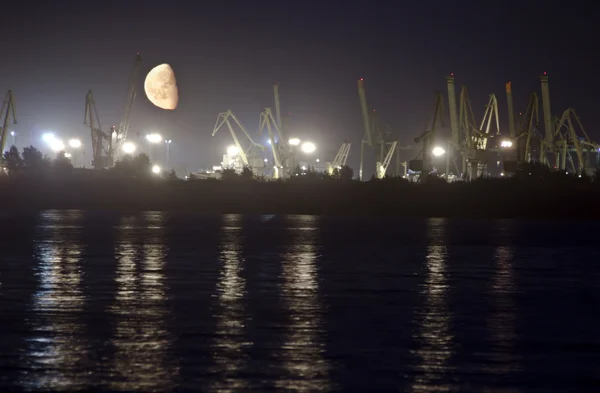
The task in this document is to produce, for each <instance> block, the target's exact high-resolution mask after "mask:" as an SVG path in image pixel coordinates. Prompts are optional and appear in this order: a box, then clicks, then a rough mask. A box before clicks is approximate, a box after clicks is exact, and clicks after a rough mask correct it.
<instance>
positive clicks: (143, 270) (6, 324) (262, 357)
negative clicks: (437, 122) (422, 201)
mask: <svg viewBox="0 0 600 393" xmlns="http://www.w3.org/2000/svg"><path fill="white" fill-rule="evenodd" d="M596 230H597V226H596V225H595V224H594V223H591V222H590V223H586V222H520V221H510V220H507V221H461V220H443V219H429V220H399V219H393V218H390V219H382V218H377V219H373V218H371V219H369V218H364V217H363V218H359V217H355V218H353V217H344V218H333V217H330V218H328V217H318V216H278V215H277V216H241V215H222V216H221V215H212V216H211V215H187V214H168V213H162V212H142V213H136V214H129V215H123V214H116V213H105V212H89V211H44V212H40V213H31V214H25V213H4V214H3V215H2V216H0V236H1V237H2V253H3V255H2V258H1V262H0V391H2V392H5V391H20V390H38V391H77V390H90V391H161V392H168V391H178V392H180V391H202V392H248V391H256V392H269V391H282V392H330V391H341V392H446V391H460V392H484V393H485V392H513V393H517V392H544V393H548V392H598V391H600V390H599V389H600V388H599V387H600V316H599V311H600V292H599V290H600V269H599V268H598V264H599V263H600V247H598V246H597V243H596V242H597V240H596V238H595V236H594V234H595V233H596Z"/></svg>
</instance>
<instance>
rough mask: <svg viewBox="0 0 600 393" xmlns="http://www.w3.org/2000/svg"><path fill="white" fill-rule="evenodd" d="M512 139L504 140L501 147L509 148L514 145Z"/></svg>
mask: <svg viewBox="0 0 600 393" xmlns="http://www.w3.org/2000/svg"><path fill="white" fill-rule="evenodd" d="M512 144H513V143H512V141H509V140H504V141H502V142H500V147H504V148H509V147H512Z"/></svg>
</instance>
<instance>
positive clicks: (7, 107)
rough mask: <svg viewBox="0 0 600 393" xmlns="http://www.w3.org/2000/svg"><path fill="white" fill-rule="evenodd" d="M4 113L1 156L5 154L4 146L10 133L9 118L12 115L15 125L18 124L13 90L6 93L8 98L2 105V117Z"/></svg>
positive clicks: (0, 140)
mask: <svg viewBox="0 0 600 393" xmlns="http://www.w3.org/2000/svg"><path fill="white" fill-rule="evenodd" d="M2 113H4V121H3V123H2V129H1V130H0V133H1V135H0V149H1V150H0V154H2V153H3V152H4V145H5V144H6V134H7V133H8V118H9V117H10V115H11V114H12V118H13V124H17V116H16V111H15V99H14V97H13V94H12V91H11V90H9V91H8V92H7V93H6V98H5V99H4V104H3V105H2V112H0V115H1V114H2Z"/></svg>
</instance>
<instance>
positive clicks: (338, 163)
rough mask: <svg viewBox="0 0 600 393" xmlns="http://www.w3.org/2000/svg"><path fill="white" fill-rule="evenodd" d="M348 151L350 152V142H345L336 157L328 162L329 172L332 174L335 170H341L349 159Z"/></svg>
mask: <svg viewBox="0 0 600 393" xmlns="http://www.w3.org/2000/svg"><path fill="white" fill-rule="evenodd" d="M348 153H350V142H344V143H343V144H342V147H340V150H338V152H337V154H336V155H335V158H334V159H333V161H331V162H327V163H326V165H327V173H328V174H330V175H332V174H333V172H334V170H335V169H337V170H340V169H342V167H343V166H344V165H346V161H347V160H348Z"/></svg>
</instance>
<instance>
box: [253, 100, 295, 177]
mask: <svg viewBox="0 0 600 393" xmlns="http://www.w3.org/2000/svg"><path fill="white" fill-rule="evenodd" d="M265 129H266V130H267V135H268V136H269V143H270V144H271V151H272V152H273V162H274V164H275V165H274V168H273V170H274V173H273V178H274V179H279V177H280V176H286V175H287V172H288V169H289V168H288V165H287V162H288V160H289V158H290V155H291V151H292V150H291V149H290V146H289V144H288V141H287V140H286V139H285V137H284V136H283V132H282V131H281V128H279V126H278V125H277V121H276V120H275V118H274V117H273V112H272V111H271V108H265V110H264V111H263V112H261V114H260V121H259V128H258V132H259V134H261V133H262V132H263V131H264V130H265ZM275 136H277V139H275ZM280 171H281V172H282V173H281V174H280Z"/></svg>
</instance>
